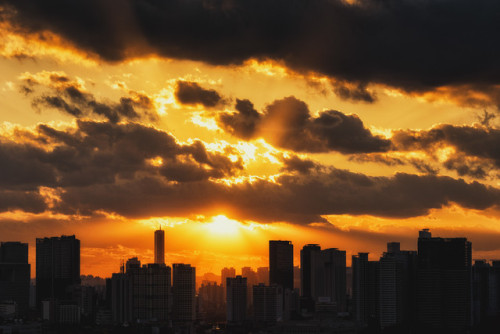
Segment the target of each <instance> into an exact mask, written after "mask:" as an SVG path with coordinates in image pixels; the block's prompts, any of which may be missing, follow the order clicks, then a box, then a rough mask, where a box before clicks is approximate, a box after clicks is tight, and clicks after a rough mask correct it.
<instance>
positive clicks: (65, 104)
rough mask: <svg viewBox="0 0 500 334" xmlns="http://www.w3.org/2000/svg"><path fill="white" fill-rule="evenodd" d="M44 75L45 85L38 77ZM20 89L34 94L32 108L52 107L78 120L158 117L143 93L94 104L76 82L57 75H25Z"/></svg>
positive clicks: (152, 119) (117, 120) (91, 96)
mask: <svg viewBox="0 0 500 334" xmlns="http://www.w3.org/2000/svg"><path fill="white" fill-rule="evenodd" d="M44 75H45V76H48V79H49V81H48V82H44V81H43V78H40V77H43V76H44ZM20 88H21V92H23V93H25V94H27V95H34V97H33V102H32V104H33V106H34V107H35V108H39V109H40V108H41V107H45V108H47V107H48V108H54V109H58V110H60V111H62V112H64V113H67V114H69V115H71V116H74V117H77V118H80V117H89V116H101V117H103V118H104V119H107V120H109V121H111V122H113V123H117V122H119V121H121V120H139V119H148V120H150V121H155V120H156V119H157V118H158V115H157V114H156V111H155V110H154V106H153V102H152V100H151V99H150V98H149V97H148V96H146V95H144V94H142V93H137V92H134V91H130V92H129V93H130V96H128V97H121V98H120V100H119V102H109V101H106V102H104V101H97V100H96V98H95V97H94V95H93V94H91V93H88V92H85V91H84V90H83V89H82V87H81V85H80V84H79V83H77V82H75V81H72V80H71V79H70V78H69V77H67V76H66V75H63V74H59V73H57V72H53V73H49V74H48V75H47V74H46V73H45V72H42V73H41V75H40V74H38V75H27V76H26V77H25V78H23V80H22V85H21V87H20Z"/></svg>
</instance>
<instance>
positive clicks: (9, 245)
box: [0, 242, 30, 315]
mask: <svg viewBox="0 0 500 334" xmlns="http://www.w3.org/2000/svg"><path fill="white" fill-rule="evenodd" d="M29 293H30V264H29V263H28V244H24V243H20V242H2V243H1V244H0V301H1V302H4V303H10V305H12V307H13V311H14V312H13V313H14V314H15V315H25V314H26V313H27V311H28V309H29Z"/></svg>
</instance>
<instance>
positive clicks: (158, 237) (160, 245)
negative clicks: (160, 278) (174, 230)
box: [155, 228, 165, 264]
mask: <svg viewBox="0 0 500 334" xmlns="http://www.w3.org/2000/svg"><path fill="white" fill-rule="evenodd" d="M155 263H157V264H165V231H163V230H162V229H161V228H160V229H159V230H156V231H155Z"/></svg>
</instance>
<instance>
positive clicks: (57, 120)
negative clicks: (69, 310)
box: [0, 0, 500, 276]
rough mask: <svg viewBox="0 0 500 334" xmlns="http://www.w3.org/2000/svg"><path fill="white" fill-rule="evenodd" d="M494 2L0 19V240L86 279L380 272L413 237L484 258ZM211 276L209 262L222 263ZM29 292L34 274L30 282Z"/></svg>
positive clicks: (491, 253)
mask: <svg viewBox="0 0 500 334" xmlns="http://www.w3.org/2000/svg"><path fill="white" fill-rule="evenodd" d="M499 10H500V4H499V3H496V2H494V1H487V0H480V1H475V2H474V3H471V2H470V1H463V0H458V1H457V0H454V1H451V0H443V1H427V0H418V1H410V0H403V1H389V2H383V3H382V2H380V1H375V0H359V1H342V0H318V1H314V2H311V1H307V0H294V1H288V0H286V1H285V0H277V1H263V2H254V1H248V0H223V1H211V0H194V1H187V2H186V1H182V0H174V1H169V2H162V1H153V0H146V1H144V0H143V1H138V0H127V1H124V2H122V3H121V4H120V6H116V4H115V3H114V2H113V1H111V0H105V1H76V2H71V3H70V2H60V1H55V0H47V1H35V0H16V1H9V0H0V72H1V73H2V76H1V80H0V108H1V110H2V118H1V122H0V236H1V237H0V239H1V241H21V242H28V243H29V245H30V249H29V256H30V263H31V264H32V271H33V268H34V263H35V251H34V250H35V248H34V246H35V238H37V237H51V236H59V235H63V234H65V235H72V234H75V235H76V236H77V238H79V239H80V240H81V266H82V268H81V273H82V274H94V275H100V276H109V275H110V274H111V273H112V272H117V270H118V268H119V264H120V261H122V260H123V259H125V260H126V259H128V258H130V257H134V256H138V257H139V258H140V259H141V261H143V262H144V263H147V262H151V263H152V262H153V231H154V230H155V229H156V228H157V227H158V226H160V224H161V226H162V228H163V229H164V230H165V260H166V263H167V264H172V263H174V262H181V263H190V264H192V265H193V266H195V267H197V273H198V274H202V273H204V272H215V273H219V272H220V269H221V268H222V267H225V266H232V267H235V268H237V269H239V268H241V267H242V266H241V265H240V263H244V264H245V266H251V267H253V268H257V267H261V266H267V250H268V248H267V247H268V244H267V242H268V240H277V239H281V240H291V241H292V242H293V244H294V248H295V249H294V257H295V264H296V265H298V263H299V262H298V258H299V251H300V249H301V248H302V246H303V245H305V244H308V243H319V244H321V246H322V248H330V247H337V248H339V249H345V250H346V251H347V259H350V256H351V255H352V254H356V253H358V252H370V253H372V254H373V256H374V257H375V258H378V256H380V254H381V253H382V252H383V251H384V249H385V246H386V242H390V241H399V242H401V247H402V248H403V249H416V238H417V236H418V230H420V229H422V228H430V229H431V231H433V233H434V234H435V235H439V236H443V237H462V236H466V237H467V238H468V239H469V240H470V241H471V242H472V246H473V252H474V253H473V254H474V257H475V258H486V259H493V258H500V210H499V203H500V182H499V175H500V174H499V171H498V167H499V166H500V150H499V147H500V127H499V125H500V123H499V119H498V117H497V115H498V110H499V106H500V79H499V78H500V75H499V74H500V73H499V72H500V66H499V63H498V56H499V55H500V44H499V43H498V41H497V39H498V38H497V37H496V34H495V32H496V31H498V30H499V28H500V27H499V25H500V21H499V20H498V18H497V16H498V15H497V13H498V12H499ZM221 263H222V264H221ZM32 276H33V274H32Z"/></svg>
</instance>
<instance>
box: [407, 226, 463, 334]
mask: <svg viewBox="0 0 500 334" xmlns="http://www.w3.org/2000/svg"><path fill="white" fill-rule="evenodd" d="M471 262H472V254H471V243H470V242H469V241H467V239H466V238H433V237H432V235H431V233H430V232H429V230H423V231H420V234H419V238H418V278H417V286H418V294H417V307H418V310H417V315H418V324H419V326H421V329H422V330H434V331H436V330H437V331H443V332H457V333H460V332H465V331H466V330H467V328H468V327H469V326H470V325H471V323H472V321H471V317H472V312H471V303H472V301H471V284H472V282H471V277H472V272H471V267H472V266H471Z"/></svg>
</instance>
